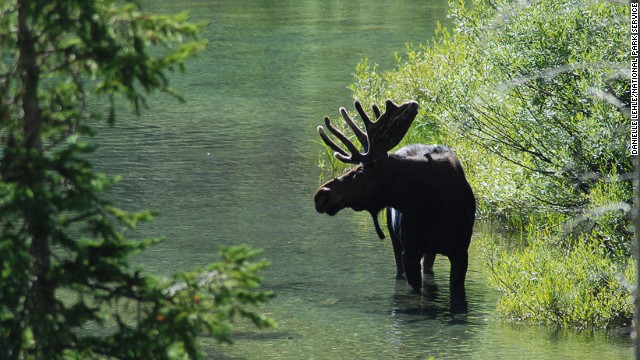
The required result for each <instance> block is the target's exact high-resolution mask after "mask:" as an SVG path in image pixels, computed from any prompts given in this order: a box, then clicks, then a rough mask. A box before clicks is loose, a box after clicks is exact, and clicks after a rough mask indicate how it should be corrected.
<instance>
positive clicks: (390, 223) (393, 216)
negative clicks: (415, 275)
mask: <svg viewBox="0 0 640 360" xmlns="http://www.w3.org/2000/svg"><path fill="white" fill-rule="evenodd" d="M401 219H402V214H401V213H400V212H399V211H398V210H396V209H394V208H391V207H388V208H387V228H388V229H389V235H390V237H391V245H393V256H394V257H395V259H396V280H404V279H405V277H404V265H403V264H402V261H403V260H402V232H401V226H400V222H401Z"/></svg>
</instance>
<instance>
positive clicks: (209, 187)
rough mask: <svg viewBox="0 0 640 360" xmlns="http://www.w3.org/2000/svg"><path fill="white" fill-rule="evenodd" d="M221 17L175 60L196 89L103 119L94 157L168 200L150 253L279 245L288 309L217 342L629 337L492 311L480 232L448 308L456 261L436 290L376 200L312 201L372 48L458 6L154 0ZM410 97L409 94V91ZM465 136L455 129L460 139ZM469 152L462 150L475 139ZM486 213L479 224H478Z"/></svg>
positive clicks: (516, 355)
mask: <svg viewBox="0 0 640 360" xmlns="http://www.w3.org/2000/svg"><path fill="white" fill-rule="evenodd" d="M143 3H144V4H145V6H146V8H147V9H148V10H151V11H153V12H177V11H182V10H189V11H190V12H191V14H192V19H193V20H195V21H206V22H208V23H209V25H208V26H207V27H206V30H205V31H204V34H203V36H204V37H205V38H206V39H208V41H209V44H208V46H207V48H206V50H205V51H204V52H203V53H201V54H200V55H199V56H198V57H197V58H195V59H194V60H192V61H190V63H189V66H188V69H187V71H186V72H185V73H177V74H176V75H175V76H173V82H172V83H173V85H174V87H175V88H176V89H177V90H178V91H179V92H180V93H181V94H182V95H183V96H184V97H185V98H186V99H187V103H186V104H180V103H178V102H177V101H175V100H173V99H172V98H170V97H168V96H163V95H156V96H149V97H148V99H147V100H148V104H149V106H150V108H151V109H150V110H149V111H145V112H144V113H143V115H142V116H141V117H135V116H132V115H128V114H127V113H126V112H123V113H121V116H120V117H119V119H118V122H117V125H116V126H115V127H114V128H108V127H104V128H101V129H100V130H99V131H100V136H99V137H98V139H97V141H98V142H99V143H100V149H99V152H98V154H97V158H96V161H97V163H98V166H99V168H100V169H101V170H102V171H104V172H106V173H107V174H109V175H122V177H123V180H122V182H121V183H120V184H119V185H118V186H117V188H116V189H115V192H114V194H113V196H114V197H115V202H116V204H118V205H120V206H121V207H123V208H125V209H128V210H140V209H153V210H157V211H159V212H160V214H161V215H160V216H159V217H157V219H156V221H154V222H153V223H152V224H149V225H145V226H143V228H142V230H141V231H140V235H141V236H164V237H165V241H164V242H163V243H161V244H160V245H159V246H156V247H154V248H152V249H150V250H148V251H147V252H145V253H144V254H143V255H142V256H141V257H140V259H139V261H140V262H141V263H142V264H143V265H144V267H145V268H146V269H147V270H148V271H152V272H156V273H160V274H169V273H171V272H174V271H176V270H179V269H192V268H194V267H198V266H204V265H205V264H207V263H208V262H210V261H211V260H212V259H213V258H214V256H215V253H216V249H217V248H218V247H219V246H220V245H233V244H240V243H244V244H249V245H251V246H253V247H258V248H262V249H264V256H265V257H266V258H268V259H269V260H270V261H271V263H272V266H271V268H270V269H269V270H268V271H267V272H266V273H265V283H264V284H265V287H266V288H268V289H272V290H274V291H275V292H276V293H277V297H276V298H275V299H274V300H273V301H272V302H271V303H270V304H268V305H267V306H265V307H264V308H263V311H264V312H265V313H266V314H267V315H268V316H270V317H272V318H273V319H275V320H276V322H277V323H278V327H277V328H275V329H272V330H264V331H258V330H256V329H254V328H253V327H251V326H248V325H246V324H243V323H240V324H238V326H237V327H236V329H237V331H236V334H235V336H234V338H235V343H234V344H233V345H218V344H216V343H215V342H213V341H209V339H205V344H206V350H207V353H208V356H209V357H210V358H212V359H355V358H366V359H425V358H428V357H430V356H434V357H435V358H436V359H463V358H470V359H621V358H630V357H631V348H630V343H629V341H628V339H626V338H625V337H624V336H611V335H610V334H607V333H604V332H599V331H596V332H576V331H572V330H561V329H556V328H555V327H551V328H550V327H540V326H527V325H513V324H507V323H504V322H503V321H501V320H500V319H499V318H498V317H497V315H496V314H495V310H494V309H495V303H496V299H497V295H498V294H497V293H496V292H495V291H494V290H492V289H489V288H488V286H487V283H486V278H485V274H484V271H483V267H482V258H481V256H480V254H479V250H478V249H477V248H476V247H475V246H474V245H473V242H472V246H471V260H470V263H471V264H470V269H469V274H468V276H467V279H468V280H467V297H468V301H469V313H468V314H467V315H464V316H462V315H452V314H451V313H450V312H449V309H448V305H447V304H448V303H449V298H448V296H449V294H448V263H447V261H446V259H444V258H438V259H437V260H436V265H435V271H436V276H435V283H436V286H435V288H434V289H432V291H431V295H430V296H416V295H411V294H409V291H408V289H407V287H406V285H405V284H404V283H402V282H399V283H396V281H395V280H394V275H395V265H394V260H393V251H392V248H391V245H390V243H389V242H388V241H382V242H381V241H380V240H378V238H377V236H376V234H375V231H374V229H373V226H372V224H371V220H370V219H369V217H368V215H367V214H361V213H355V212H353V211H350V210H345V211H343V212H341V213H340V214H338V216H335V217H329V216H326V215H320V214H317V213H315V211H314V209H313V193H314V191H315V189H316V188H317V186H318V184H319V181H320V180H319V179H320V178H321V176H325V177H326V176H330V174H326V173H325V174H323V173H322V170H321V169H320V168H319V167H318V165H317V163H318V157H319V156H321V153H322V149H323V148H322V146H321V144H320V143H319V142H318V140H319V137H318V136H317V133H316V130H315V128H316V126H317V125H319V124H321V122H322V117H323V116H324V115H330V116H332V117H334V118H337V117H338V112H337V109H338V107H340V106H347V107H349V106H351V104H352V101H353V100H352V98H351V94H350V92H349V91H348V90H347V88H346V87H347V86H348V85H349V84H350V82H351V81H352V79H353V77H352V76H353V75H352V74H353V72H354V69H355V66H356V64H357V63H358V62H359V61H360V59H361V58H368V59H369V61H370V62H371V63H378V64H380V68H381V69H389V68H391V67H393V66H395V58H394V55H393V54H394V51H398V52H399V53H400V54H402V53H403V50H404V47H405V43H407V42H414V43H419V42H425V41H427V40H428V39H430V38H431V36H432V34H433V29H434V28H435V24H436V21H441V22H443V23H445V24H446V23H447V22H448V20H447V19H446V10H447V1H445V0H437V1H424V0H413V1H409V0H404V1H383V0H358V1H355V0H350V1H317V0H316V1H313V0H296V1H286V0H264V1H258V0H217V1H216V0H199V1H198V0H196V1H193V0H191V1H179V2H176V1H169V0H146V1H144V2H143ZM394 100H396V101H399V102H400V101H404V100H407V99H394ZM447 145H450V146H452V147H454V148H455V144H447ZM460 155H461V156H464V154H460ZM480 231H482V226H476V233H478V232H480Z"/></svg>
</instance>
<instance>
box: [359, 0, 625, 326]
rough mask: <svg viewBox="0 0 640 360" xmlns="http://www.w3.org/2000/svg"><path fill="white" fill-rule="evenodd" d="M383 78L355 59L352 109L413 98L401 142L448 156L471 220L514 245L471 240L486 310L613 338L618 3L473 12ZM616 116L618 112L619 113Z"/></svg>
mask: <svg viewBox="0 0 640 360" xmlns="http://www.w3.org/2000/svg"><path fill="white" fill-rule="evenodd" d="M449 17H450V18H452V19H453V20H454V26H453V27H452V28H451V29H448V28H445V27H441V26H438V28H437V34H436V36H435V37H434V39H433V41H432V42H431V43H429V44H426V45H420V46H409V47H408V49H407V52H406V54H405V55H403V56H402V57H399V56H398V61H399V65H398V67H397V68H396V69H394V70H392V71H387V72H382V73H381V72H379V71H378V70H377V69H376V67H375V66H372V65H370V64H369V63H368V62H367V61H366V60H365V61H363V62H362V63H361V64H360V65H359V66H358V67H357V69H356V70H357V71H356V78H355V82H354V84H353V86H352V90H353V93H354V96H355V98H357V99H359V100H361V101H362V102H363V103H364V104H365V108H366V107H369V106H370V105H371V104H373V103H382V102H383V101H384V99H386V98H391V99H394V100H396V101H398V102H401V101H404V100H409V99H413V100H417V101H418V102H419V103H420V108H421V110H420V113H419V115H418V120H417V121H416V124H415V125H414V126H413V128H412V130H411V132H410V133H409V134H408V135H407V138H406V139H405V141H404V142H405V143H416V142H417V143H427V144H430V143H441V144H446V145H448V146H450V147H451V148H453V149H454V150H455V151H456V153H457V154H458V156H459V157H460V158H461V160H462V162H463V165H464V167H465V171H466V172H467V176H468V178H470V181H471V183H472V187H473V189H474V191H475V193H476V196H477V197H478V200H479V201H478V203H479V215H480V217H484V218H486V219H494V220H495V219H498V220H499V221H500V224H502V226H503V227H504V228H505V230H507V231H516V232H519V233H521V234H522V235H521V237H520V238H519V239H517V240H516V241H510V242H508V243H504V242H501V241H496V238H495V237H486V236H485V237H484V238H483V239H481V243H482V247H483V251H484V254H485V264H486V266H485V268H486V270H487V274H488V276H489V278H490V282H491V283H492V285H493V286H494V287H495V288H496V289H497V290H498V291H500V293H501V297H500V300H499V302H498V311H499V312H500V313H501V314H502V315H503V316H504V317H506V318H507V319H510V320H513V321H517V322H522V321H524V322H534V323H556V324H561V325H565V326H572V327H579V328H601V327H605V328H606V327H615V326H619V325H623V324H627V323H628V321H629V319H630V318H631V316H632V298H631V291H632V285H631V284H633V269H634V266H635V262H634V261H633V260H632V257H631V242H632V238H633V237H632V231H631V228H630V226H631V221H630V217H629V214H628V213H629V209H630V205H629V204H631V199H632V184H631V181H630V178H629V176H628V175H626V174H628V173H630V172H631V170H632V164H631V157H630V156H629V155H628V150H627V136H626V134H627V123H628V118H627V115H625V109H628V108H625V104H627V105H626V106H628V101H629V100H628V94H629V93H628V91H629V86H630V83H629V78H628V77H626V76H625V73H624V69H626V67H627V64H628V63H629V59H630V57H629V54H628V51H627V50H626V49H627V39H628V36H627V30H626V29H627V28H628V27H627V26H625V24H626V22H628V19H629V10H628V6H626V5H617V4H613V3H611V2H609V1H593V2H589V3H584V2H581V1H574V0H565V1H554V2H547V1H540V2H535V3H533V4H526V5H523V4H521V3H520V2H513V1H505V0H500V1H474V2H473V6H469V8H465V7H464V6H463V5H460V4H455V5H453V6H452V8H451V9H450V11H449ZM626 111H628V110H626Z"/></svg>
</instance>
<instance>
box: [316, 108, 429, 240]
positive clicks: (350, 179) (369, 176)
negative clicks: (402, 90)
mask: <svg viewBox="0 0 640 360" xmlns="http://www.w3.org/2000/svg"><path fill="white" fill-rule="evenodd" d="M355 107H356V110H357V111H358V114H360V117H361V119H362V121H363V122H364V127H365V130H364V131H363V130H362V129H361V128H360V127H358V126H357V125H356V124H355V122H354V121H353V119H352V118H351V117H349V114H348V113H347V110H346V109H345V108H344V107H342V108H340V114H341V115H342V117H343V118H344V120H345V122H346V123H347V125H349V127H350V128H351V129H352V130H353V132H354V134H355V135H356V137H357V138H358V141H359V142H360V144H361V145H362V152H360V151H359V150H358V149H357V148H356V146H355V145H354V144H353V142H351V140H349V138H348V137H347V136H346V135H345V134H344V133H343V132H341V131H340V130H338V129H337V128H336V127H334V126H333V125H332V124H331V121H330V120H329V117H326V116H325V118H324V123H325V125H326V127H327V129H329V131H330V132H331V133H333V135H335V137H336V138H338V139H339V140H340V141H341V142H342V143H343V144H344V146H346V148H347V150H348V152H347V151H345V150H344V149H343V148H342V147H340V146H338V145H336V143H335V142H334V141H333V140H331V139H330V138H329V136H328V135H327V133H326V132H325V130H324V128H323V127H322V126H318V132H319V133H320V137H321V138H322V140H323V141H324V143H325V144H327V146H329V147H330V148H331V149H332V150H333V151H335V152H334V156H335V157H336V158H337V159H338V160H340V161H342V162H344V163H348V164H355V165H356V166H355V167H354V168H352V169H351V170H350V171H348V172H346V173H345V174H343V175H342V176H340V177H338V178H336V179H333V180H331V181H329V182H327V183H325V184H323V185H322V186H320V188H319V189H318V191H317V192H316V195H315V207H316V210H317V211H318V212H319V213H326V214H328V215H331V216H333V215H335V214H336V213H338V212H339V211H340V210H342V209H344V208H347V207H349V208H352V209H353V210H355V211H362V210H367V211H368V212H369V213H370V214H371V217H372V218H373V222H374V225H375V228H376V232H377V234H378V236H379V237H380V238H381V239H384V233H383V232H382V230H381V229H380V225H379V223H378V217H377V215H378V213H379V212H380V210H382V209H383V208H384V207H385V206H387V205H388V204H386V203H385V201H384V196H382V194H380V192H381V191H382V186H383V185H384V179H385V178H386V175H385V172H386V171H387V170H388V169H387V168H386V167H385V166H384V163H385V161H386V160H387V158H388V156H389V154H388V151H389V150H391V149H392V148H394V147H395V146H396V145H398V143H400V141H401V140H402V138H403V137H404V135H405V134H406V133H407V131H408V130H409V127H410V126H411V123H412V122H413V120H414V119H415V117H416V115H417V114H418V103H417V102H415V101H410V102H406V103H404V104H402V105H400V106H398V105H396V104H394V103H393V102H392V101H391V100H387V101H386V103H385V112H384V113H381V112H380V109H379V108H378V107H377V106H376V105H373V113H374V115H375V118H376V121H375V122H374V121H371V119H370V118H369V116H368V115H367V113H366V112H365V111H364V109H363V108H362V104H361V103H360V102H359V101H356V102H355Z"/></svg>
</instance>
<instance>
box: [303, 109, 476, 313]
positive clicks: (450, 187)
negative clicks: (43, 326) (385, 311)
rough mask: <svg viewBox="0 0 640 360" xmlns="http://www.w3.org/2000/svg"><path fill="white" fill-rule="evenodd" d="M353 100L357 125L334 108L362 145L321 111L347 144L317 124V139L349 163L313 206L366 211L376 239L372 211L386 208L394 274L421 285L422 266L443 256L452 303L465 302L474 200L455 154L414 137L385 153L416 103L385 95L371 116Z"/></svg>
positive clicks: (321, 209) (428, 267) (333, 211)
mask: <svg viewBox="0 0 640 360" xmlns="http://www.w3.org/2000/svg"><path fill="white" fill-rule="evenodd" d="M355 107H356V110H357V111H358V114H360V117H361V119H362V121H363V122H364V131H363V130H362V129H361V128H360V127H358V126H357V125H356V124H355V122H354V121H353V119H352V118H351V117H349V115H348V114H347V111H346V110H345V109H344V108H340V114H341V115H342V117H343V118H344V120H345V121H346V123H347V124H348V125H349V127H350V128H351V129H352V130H353V132H354V134H355V136H356V138H357V139H358V141H359V142H360V143H361V144H362V152H360V151H359V150H358V148H357V147H356V146H355V145H354V144H353V143H352V142H351V141H350V140H349V138H348V137H347V136H346V135H345V134H344V133H342V132H341V131H340V130H338V129H337V128H335V127H334V126H333V125H332V124H331V121H330V120H329V118H328V117H325V118H324V122H325V125H326V127H327V129H329V131H330V132H331V133H332V134H333V135H334V136H335V137H336V138H337V139H338V140H340V142H342V144H344V146H345V147H346V149H347V150H345V149H343V148H342V147H341V146H339V145H337V144H336V143H335V142H334V141H333V140H331V139H330V138H329V136H328V135H327V133H326V132H325V131H324V128H323V127H322V126H319V127H318V132H319V133H320V137H321V138H322V140H323V141H324V142H325V144H327V146H329V147H330V148H331V149H332V150H333V151H335V153H334V156H335V157H336V158H337V159H338V160H340V161H342V162H345V163H350V164H355V167H354V168H353V169H351V170H350V171H348V172H347V173H345V174H344V175H342V176H340V177H338V178H335V179H333V180H331V181H329V182H327V183H325V184H323V185H322V186H320V188H319V189H318V190H317V191H316V194H315V199H314V200H315V207H316V210H317V211H318V212H319V213H326V214H329V215H331V216H333V215H335V214H337V213H338V212H339V211H340V210H342V209H344V208H347V207H348V208H351V209H353V210H355V211H362V210H366V211H368V212H369V213H370V214H371V216H372V218H373V221H374V225H375V228H376V232H377V233H378V236H379V237H380V238H381V239H382V238H384V233H383V232H382V230H381V229H380V225H379V223H378V217H377V215H378V213H379V212H380V211H381V210H382V209H384V208H386V209H387V226H388V229H389V233H390V234H391V241H392V243H393V250H394V254H395V259H396V266H397V270H398V272H397V278H404V277H405V276H406V279H407V281H408V283H409V284H410V285H411V286H412V287H413V289H415V290H420V288H421V287H422V271H424V273H432V271H433V270H432V267H433V261H434V259H435V256H436V254H441V255H444V256H446V257H448V258H449V261H450V263H451V272H450V278H449V282H450V288H451V299H452V302H454V303H466V300H465V290H464V281H465V276H466V273H467V266H468V252H467V251H468V248H469V243H470V241H471V234H472V232H473V223H474V221H475V211H476V203H475V197H474V195H473V191H472V190H471V186H469V183H468V182H467V179H466V178H465V175H464V171H463V170H462V166H461V165H460V161H459V160H458V158H457V157H456V155H455V154H454V153H453V151H451V149H449V148H448V147H446V146H442V145H421V144H415V145H409V146H406V147H403V148H401V149H399V150H398V151H396V152H394V153H389V151H390V150H391V149H392V148H394V147H395V146H396V145H398V143H400V141H401V140H402V138H403V137H404V135H405V134H406V133H407V131H408V130H409V127H410V126H411V123H412V122H413V120H414V119H415V117H416V115H417V114H418V103H417V102H415V101H410V102H406V103H404V104H402V105H399V106H398V105H396V104H394V103H393V102H392V101H390V100H387V101H386V103H385V112H384V113H381V112H380V109H379V108H378V107H377V106H375V105H374V106H373V113H374V115H375V119H376V121H375V122H374V121H371V119H370V118H369V116H368V115H367V113H366V112H365V111H364V110H363V108H362V105H361V104H360V102H359V101H356V102H355ZM422 259H424V261H423V265H422V266H424V269H422V266H421V260H422Z"/></svg>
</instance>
